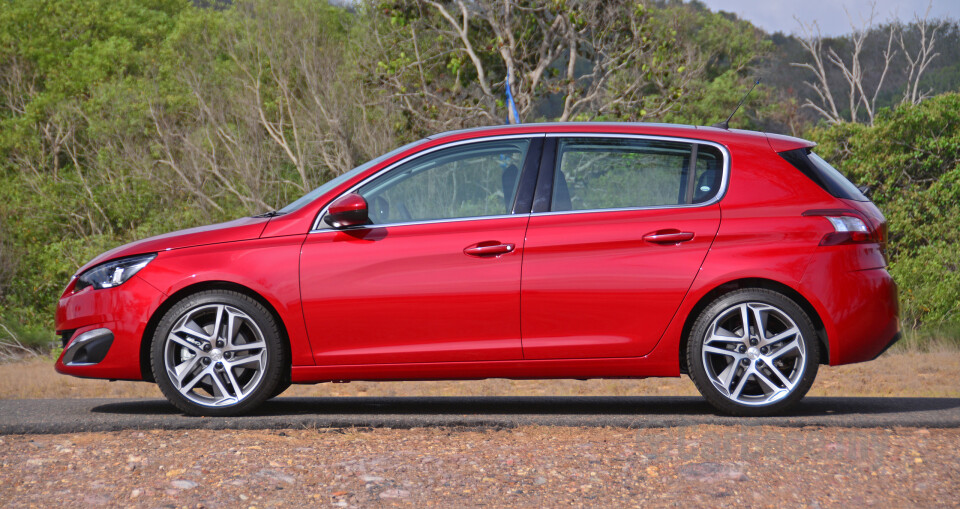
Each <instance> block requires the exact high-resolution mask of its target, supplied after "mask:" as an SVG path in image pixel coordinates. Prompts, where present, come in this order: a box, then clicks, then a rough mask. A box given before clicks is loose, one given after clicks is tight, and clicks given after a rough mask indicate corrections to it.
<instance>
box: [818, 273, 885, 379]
mask: <svg viewBox="0 0 960 509" xmlns="http://www.w3.org/2000/svg"><path fill="white" fill-rule="evenodd" d="M801 292H802V293H803V294H804V295H808V296H815V298H814V299H811V304H813V306H814V307H815V308H816V311H817V313H818V315H819V316H820V318H821V320H822V321H823V328H824V331H825V332H826V335H827V342H828V346H829V362H830V365H831V366H837V365H840V364H851V363H854V362H863V361H869V360H872V359H875V358H877V357H878V356H879V355H880V354H881V353H883V352H884V351H886V350H887V349H888V348H890V346H892V345H893V344H894V343H895V342H896V341H897V340H898V339H899V338H900V320H899V318H898V313H899V307H898V303H897V285H896V283H894V281H893V278H892V277H890V274H889V273H888V272H887V271H886V269H882V268H878V269H867V270H856V271H848V272H840V271H832V272H831V271H818V270H814V271H810V270H808V271H807V274H806V275H805V276H804V280H803V282H802V283H801Z"/></svg>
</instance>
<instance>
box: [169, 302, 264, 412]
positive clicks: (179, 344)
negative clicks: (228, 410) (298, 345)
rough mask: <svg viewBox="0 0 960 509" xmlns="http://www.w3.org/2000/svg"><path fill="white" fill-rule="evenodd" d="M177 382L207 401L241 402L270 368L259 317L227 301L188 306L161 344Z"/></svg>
mask: <svg viewBox="0 0 960 509" xmlns="http://www.w3.org/2000/svg"><path fill="white" fill-rule="evenodd" d="M163 360H164V367H165V369H166V372H167V375H168V377H169V380H170V382H171V383H172V385H173V387H174V388H175V389H176V390H177V391H179V393H180V394H181V395H182V396H183V397H185V398H186V399H188V400H190V401H191V402H193V403H195V404H197V405H201V406H205V407H224V406H232V405H236V404H238V403H240V402H241V401H243V400H245V399H246V398H248V397H249V396H250V395H251V394H253V393H254V392H255V391H256V389H257V388H258V387H259V386H260V384H261V382H262V381H263V377H264V373H265V371H266V369H267V363H268V361H269V359H268V353H267V343H266V341H265V339H264V335H263V332H262V331H261V329H260V327H259V326H258V325H257V323H256V321H255V320H254V319H253V318H251V317H250V316H249V315H248V314H247V313H245V312H243V311H242V310H240V309H238V308H236V307H233V306H229V305H225V304H206V305H200V306H197V307H194V308H192V309H189V310H188V311H186V312H185V313H183V315H181V317H180V318H179V319H177V321H176V322H175V323H174V325H173V327H172V328H171V329H170V332H169V334H167V337H166V339H165V343H164V350H163Z"/></svg>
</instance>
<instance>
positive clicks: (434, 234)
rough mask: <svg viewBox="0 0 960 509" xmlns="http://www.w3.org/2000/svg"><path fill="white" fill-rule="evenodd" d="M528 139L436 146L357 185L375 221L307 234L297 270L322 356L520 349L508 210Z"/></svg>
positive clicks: (365, 360)
mask: <svg viewBox="0 0 960 509" xmlns="http://www.w3.org/2000/svg"><path fill="white" fill-rule="evenodd" d="M529 146H530V140H529V139H527V138H520V139H518V138H512V139H505V140H500V141H483V142H476V143H465V144H460V145H457V146H453V147H447V148H441V149H439V150H433V151H430V153H428V154H425V155H420V156H416V157H415V158H414V159H413V160H410V161H407V162H404V163H401V164H400V165H398V166H397V167H395V168H393V169H390V170H388V171H386V172H383V173H381V174H379V175H377V176H375V177H374V178H372V179H370V180H369V181H367V182H365V183H363V184H361V185H360V186H359V187H358V188H357V189H355V190H353V191H354V192H357V193H358V194H360V195H361V196H363V197H364V199H366V201H367V203H368V206H369V209H370V218H371V221H372V224H370V225H368V226H366V227H363V228H357V229H349V230H332V229H328V230H319V231H315V232H312V233H311V234H310V235H308V236H307V240H306V241H305V243H304V245H303V250H302V254H301V266H300V279H301V294H302V301H303V310H304V316H305V317H306V318H305V319H306V322H307V332H308V333H309V335H310V343H311V344H312V345H313V348H314V356H315V359H316V362H317V364H318V365H336V364H394V363H409V362H456V361H487V360H513V359H520V358H521V343H520V268H521V260H522V253H523V235H524V231H525V229H526V226H527V221H528V219H529V215H528V214H526V213H523V214H513V204H514V201H515V198H516V196H515V194H516V192H517V187H518V182H519V180H520V171H519V169H520V168H522V167H523V166H524V161H525V157H526V154H527V152H528V150H527V149H528V148H529Z"/></svg>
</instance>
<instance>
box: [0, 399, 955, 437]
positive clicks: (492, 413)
mask: <svg viewBox="0 0 960 509" xmlns="http://www.w3.org/2000/svg"><path fill="white" fill-rule="evenodd" d="M525 424H539V425H547V426H617V427H627V428H656V427H669V426H685V425H695V424H721V425H746V426H760V425H769V426H788V427H801V426H842V427H850V428H872V427H893V426H917V427H930V428H957V427H960V398H806V399H805V400H803V401H802V402H801V403H800V405H798V406H797V407H795V409H794V411H793V412H791V413H790V414H788V415H783V416H777V417H764V418H735V417H727V416H722V415H717V414H716V413H714V412H713V411H712V409H711V407H709V406H708V405H707V404H706V402H704V400H702V399H700V398H697V397H442V398H437V397H432V398H412V397H411V398H373V397H366V398H278V399H275V400H273V401H269V402H267V403H266V404H265V405H263V406H262V407H260V408H259V409H258V411H257V412H256V414H254V415H250V416H244V417H230V418H198V417H188V416H185V415H183V414H181V413H179V412H178V411H177V410H176V409H175V408H174V407H173V406H171V405H170V404H168V403H167V402H165V401H162V400H138V399H31V400H0V434H17V433H72V432H80V431H117V430H127V429H277V428H304V427H307V428H314V427H316V428H328V427H373V428H417V427H477V428H512V427H516V426H521V425H525Z"/></svg>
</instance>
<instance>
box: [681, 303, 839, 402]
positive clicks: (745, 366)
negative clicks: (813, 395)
mask: <svg viewBox="0 0 960 509" xmlns="http://www.w3.org/2000/svg"><path fill="white" fill-rule="evenodd" d="M819 346H820V345H819V343H818V341H817V338H816V332H815V330H814V327H813V323H812V322H811V320H810V317H809V316H807V314H806V313H805V312H804V311H803V309H802V308H801V307H800V306H798V305H797V304H796V303H795V302H794V301H793V300H791V299H790V298H788V297H787V296H785V295H783V294H781V293H778V292H774V291H771V290H765V289H760V288H750V289H744V290H738V291H735V292H731V293H728V294H726V295H724V296H722V297H720V298H718V299H717V300H715V301H714V302H713V303H711V304H710V305H709V306H707V308H706V309H705V310H704V311H703V312H702V313H701V314H700V316H699V317H698V318H697V321H696V322H695V323H694V325H693V329H692V330H691V335H690V341H689V342H688V345H687V366H688V368H689V372H690V378H691V379H693V382H694V384H696V386H697V389H698V390H699V391H700V393H701V394H702V395H703V397H704V398H706V399H707V401H708V402H710V404H712V405H713V406H714V407H716V408H717V409H719V410H721V411H723V412H726V413H729V414H734V415H767V414H771V413H775V412H779V411H783V410H784V409H786V408H788V407H790V406H791V405H793V404H795V403H796V402H797V401H799V400H800V399H801V398H803V396H804V395H805V394H806V393H807V391H808V390H809V389H810V386H811V385H813V380H814V378H816V376H817V368H818V367H819V361H820V350H819Z"/></svg>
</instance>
